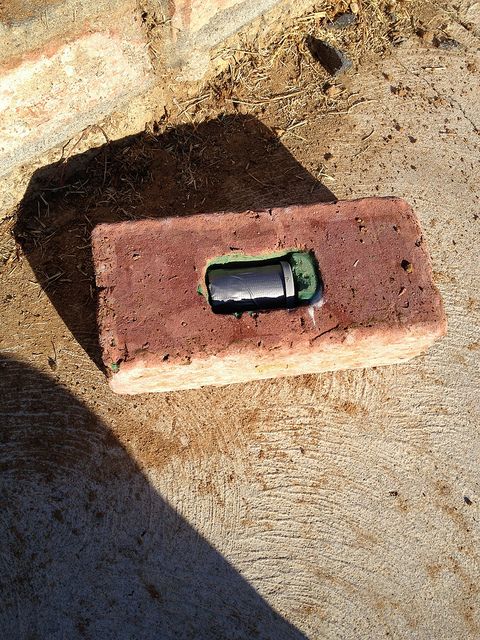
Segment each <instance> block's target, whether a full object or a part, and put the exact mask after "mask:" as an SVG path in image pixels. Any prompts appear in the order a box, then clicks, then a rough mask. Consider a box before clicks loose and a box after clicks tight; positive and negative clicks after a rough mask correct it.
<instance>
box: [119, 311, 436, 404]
mask: <svg viewBox="0 0 480 640" xmlns="http://www.w3.org/2000/svg"><path fill="white" fill-rule="evenodd" d="M446 328H447V323H446V319H445V318H444V319H443V321H441V322H438V323H431V324H425V323H422V324H419V325H415V326H414V327H410V328H409V327H400V326H399V327H395V328H394V329H392V327H378V326H375V327H373V328H370V329H366V328H363V327H362V328H356V329H348V330H346V331H342V330H332V331H331V332H329V334H327V335H325V336H322V338H321V339H319V340H318V341H317V344H316V346H315V347H313V348H312V347H310V348H309V349H307V348H303V349H300V348H298V347H297V348H296V349H295V351H294V352H287V351H284V352H282V353H278V352H277V351H275V352H270V353H263V354H260V353H259V352H257V353H255V352H251V353H248V354H245V353H240V354H237V355H234V356H225V357H222V356H211V357H209V358H206V359H195V360H192V362H191V363H189V364H184V365H173V366H172V365H169V364H168V363H163V364H157V365H155V366H153V367H152V366H150V365H149V363H148V362H145V361H142V359H141V358H140V359H138V358H137V359H136V360H135V361H133V362H128V363H125V364H123V365H122V367H121V369H120V371H119V372H118V373H116V374H114V375H113V376H112V377H111V378H110V380H109V384H110V387H111V389H112V391H114V392H115V393H118V394H126V395H135V394H137V393H152V392H167V391H178V390H182V389H199V388H202V387H204V386H223V385H227V384H235V383H241V382H250V381H253V380H263V379H266V378H277V377H282V376H295V375H305V374H312V373H325V372H328V371H336V370H340V369H362V368H366V367H377V366H384V365H391V364H399V363H403V362H406V361H408V360H410V359H412V358H414V357H416V356H418V355H420V354H422V353H423V352H424V351H426V350H427V349H428V348H429V347H430V346H431V345H432V344H433V342H435V340H436V339H437V338H439V337H441V336H443V335H445V333H446ZM379 348H383V349H384V351H383V353H382V354H381V355H374V356H373V357H372V356H371V352H372V351H375V350H376V349H377V350H378V349H379Z"/></svg>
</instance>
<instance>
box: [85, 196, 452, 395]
mask: <svg viewBox="0 0 480 640" xmlns="http://www.w3.org/2000/svg"><path fill="white" fill-rule="evenodd" d="M287 249H300V250H309V251H313V252H314V254H315V257H316V259H317V261H318V265H319V269H320V273H321V277H322V280H323V284H324V296H323V299H322V301H321V302H320V303H317V304H315V305H307V306H302V307H298V308H296V309H294V310H284V309H278V310H272V311H268V312H264V313H260V314H258V316H256V317H252V316H250V315H249V314H244V315H242V317H241V318H239V319H237V318H235V317H234V316H224V315H223V316H222V315H218V314H214V313H213V312H212V310H211V308H210V306H209V304H208V302H207V300H206V299H205V297H204V296H202V295H200V294H199V293H198V291H197V287H198V285H199V284H202V285H204V276H205V270H206V267H207V265H208V262H209V261H210V260H212V259H214V258H217V257H219V256H222V255H225V254H228V253H230V252H231V253H239V252H241V253H245V254H250V255H260V254H262V253H271V252H274V251H279V250H287ZM93 254H94V263H95V270H96V278H97V286H98V287H99V311H98V321H99V330H100V344H101V347H102V350H103V359H104V362H105V365H106V367H107V370H108V371H110V372H111V377H110V384H111V386H112V388H113V389H114V390H115V391H117V392H119V393H142V392H146V391H167V390H172V389H180V388H194V387H199V386H203V385H206V384H228V383H231V382H241V381H246V380H251V379H259V378H267V377H274V376H279V375H292V374H299V373H312V372H319V371H327V370H334V369H341V368H356V367H365V366H375V365H381V364H389V363H394V362H401V361H404V360H407V359H409V358H411V357H413V356H415V355H418V354H419V353H421V352H422V351H424V350H425V349H426V348H427V347H428V346H429V345H430V344H431V343H432V342H433V341H434V340H435V338H436V337H438V336H440V335H443V334H444V333H445V329H446V320H445V315H444V311H443V306H442V302H441V298H440V295H439V293H438V291H437V289H436V287H435V286H434V284H433V281H432V271H431V266H430V260H429V256H428V253H427V249H426V246H425V242H424V239H423V236H422V232H421V229H420V227H419V224H418V221H417V219H416V216H415V214H414V213H413V211H412V209H411V208H410V206H409V205H408V204H407V203H406V202H405V201H403V200H400V199H397V198H367V199H363V200H356V201H351V202H347V201H344V202H337V203H334V204H313V205H301V206H300V205H299V206H291V207H286V208H278V209H270V210H267V211H258V212H252V211H247V212H243V213H215V214H201V215H194V216H189V217H171V218H164V219H159V220H142V221H135V222H122V223H118V224H102V225H99V226H98V227H96V229H95V230H94V232H93ZM409 265H410V266H409Z"/></svg>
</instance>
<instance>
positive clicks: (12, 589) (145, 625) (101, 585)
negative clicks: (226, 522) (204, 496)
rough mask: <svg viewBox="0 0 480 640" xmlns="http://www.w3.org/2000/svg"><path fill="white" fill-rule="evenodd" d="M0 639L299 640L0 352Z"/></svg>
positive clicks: (102, 434)
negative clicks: (0, 549)
mask: <svg viewBox="0 0 480 640" xmlns="http://www.w3.org/2000/svg"><path fill="white" fill-rule="evenodd" d="M0 411H1V416H2V419H1V421H0V470H1V481H0V504H1V514H2V517H1V518H0V540H1V541H2V552H1V554H0V588H1V594H2V597H1V598H0V635H1V637H2V638H8V640H27V639H28V640H37V639H38V640H46V639H47V638H48V640H60V639H62V640H63V639H64V638H68V639H69V640H75V639H77V638H78V639H83V638H87V639H91V640H110V639H111V640H131V639H132V638H135V640H188V639H192V640H208V639H217V638H218V640H227V639H228V640H240V639H242V640H251V639H253V638H258V639H260V640H262V639H265V640H267V639H268V640H286V639H288V640H305V636H304V635H303V634H302V633H301V632H300V631H299V630H298V629H296V628H294V627H293V626H292V625H290V624H289V623H288V622H287V621H286V620H285V619H284V618H283V617H282V616H281V615H279V614H278V613H276V612H275V611H274V610H272V608H271V607H270V606H269V604H268V603H267V602H265V600H263V598H262V597H261V596H260V595H259V594H258V593H257V592H256V591H255V590H254V589H253V588H252V587H251V586H250V585H249V584H248V582H246V580H244V578H242V577H241V575H239V573H238V572H237V571H236V570H235V569H234V568H233V567H232V566H231V565H230V564H229V563H228V562H227V561H226V560H225V559H224V558H223V557H222V556H221V555H220V554H219V553H218V552H217V551H216V550H215V549H213V548H212V547H211V546H210V545H209V543H208V542H207V541H206V540H205V539H204V538H202V536H201V535H199V533H198V532H196V531H195V530H194V529H193V528H192V527H191V526H190V525H189V524H188V523H187V522H186V521H185V520H184V519H183V518H182V517H181V516H180V515H179V514H178V513H177V512H176V511H175V510H174V509H172V508H171V507H170V506H169V505H168V504H167V503H166V502H165V501H164V500H163V499H162V497H161V496H160V495H159V494H158V493H157V492H156V491H155V490H154V489H153V488H152V486H151V485H150V483H149V482H148V480H147V478H146V477H145V476H144V475H143V474H142V472H141V471H140V470H139V468H138V467H137V466H136V464H135V462H134V461H133V460H132V458H131V457H130V456H129V454H128V453H127V452H126V451H125V449H124V448H123V447H122V446H121V445H120V443H119V442H118V440H117V439H116V437H115V436H114V435H113V434H112V432H111V431H110V430H109V429H108V428H107V427H106V426H105V425H104V424H102V422H101V421H100V420H99V419H98V418H97V417H96V416H95V415H94V414H92V413H91V412H90V410H89V409H88V408H86V407H85V406H84V405H83V404H81V403H80V402H79V401H78V400H77V399H76V398H75V397H73V396H72V395H71V394H70V393H69V392H67V391H66V390H64V389H63V388H61V387H60V386H58V385H57V384H56V383H55V382H54V381H53V380H52V379H50V378H49V377H47V376H45V375H43V374H41V373H39V372H38V371H35V370H34V369H32V368H30V367H28V366H26V365H24V364H22V363H19V362H16V361H13V360H8V359H0Z"/></svg>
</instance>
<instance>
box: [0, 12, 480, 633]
mask: <svg viewBox="0 0 480 640" xmlns="http://www.w3.org/2000/svg"><path fill="white" fill-rule="evenodd" d="M477 8H478V7H477ZM458 37H461V33H459V34H458ZM475 38H476V36H474V34H473V33H472V32H468V39H471V40H472V41H475V42H477V40H478V38H477V40H475ZM462 42H464V41H462ZM465 42H466V40H465ZM467 60H468V62H469V68H468V69H467V68H466V61H467ZM474 64H477V67H476V68H477V69H478V68H479V67H478V42H477V44H476V45H475V47H473V45H472V46H471V48H470V49H469V50H467V53H465V51H460V52H459V51H456V52H455V51H454V52H444V51H440V50H426V49H425V48H422V47H418V48H416V47H415V46H413V45H412V44H411V43H406V45H405V46H402V47H399V48H398V49H397V50H396V51H395V52H394V54H393V55H392V56H389V57H385V58H384V59H383V60H382V61H381V62H377V63H376V64H375V65H372V66H369V65H368V64H366V65H365V66H363V67H362V68H361V69H360V70H359V73H358V75H357V76H355V77H354V78H353V79H352V86H351V87H350V90H351V91H352V92H360V96H361V97H363V98H365V100H366V102H363V103H362V104H359V105H358V106H356V107H354V108H352V109H350V110H349V111H348V113H343V114H342V113H334V114H331V115H329V116H325V114H324V113H323V112H321V111H319V113H318V116H317V118H316V119H315V120H312V121H310V123H309V126H308V131H303V132H302V134H303V136H304V137H305V142H304V141H302V140H298V139H295V138H294V137H293V136H292V137H287V136H286V137H285V140H284V144H285V145H286V146H287V147H288V149H289V151H290V152H291V153H292V154H293V155H294V156H295V157H296V158H297V160H298V162H300V163H301V164H303V166H310V165H309V164H308V163H309V162H311V166H312V167H318V165H319V164H320V163H321V162H323V159H324V154H327V153H329V154H331V159H330V160H328V161H326V163H325V164H326V167H325V171H326V172H328V174H329V175H330V176H332V177H333V178H334V181H331V182H330V183H329V185H330V186H331V188H332V190H334V192H335V195H336V196H337V197H338V198H343V199H346V198H352V197H359V196H364V195H365V196H367V195H377V194H378V193H382V194H389V193H390V194H396V195H398V196H401V197H404V198H405V199H406V200H407V201H409V202H411V203H412V205H413V206H414V208H415V211H416V212H417V214H418V215H419V218H420V221H421V224H422V228H423V230H424V233H425V236H426V240H427V243H428V246H429V248H430V252H431V255H432V260H433V267H434V278H435V281H436V283H437V284H438V286H439V288H440V290H441V293H442V296H443V299H444V302H445V306H446V313H447V317H448V319H449V333H448V334H447V336H446V338H445V339H444V340H442V341H440V342H439V343H438V344H436V345H435V346H434V347H433V348H432V350H431V351H430V352H429V353H428V354H427V355H426V356H423V357H421V358H419V359H417V360H416V361H414V362H412V363H411V364H406V365H401V366H393V367H387V368H381V369H369V370H363V371H349V372H337V373H332V374H324V375H319V376H304V377H302V378H299V379H293V378H292V379H279V380H274V381H265V382H257V383H253V384H246V385H241V386H240V385H235V386H232V387H228V388H224V389H208V390H199V391H191V392H178V393H172V394H165V395H158V396H142V397H138V398H127V397H120V396H114V395H113V394H112V393H111V392H110V390H109V389H108V386H107V385H106V383H105V380H104V377H103V374H102V373H101V372H100V371H98V370H97V368H96V367H95V365H94V364H93V363H92V361H91V360H90V358H89V357H88V356H87V355H86V354H85V352H84V351H83V349H82V347H81V346H80V344H79V342H78V339H77V338H78V337H79V336H81V332H80V330H79V331H78V332H77V333H76V336H77V338H74V337H73V335H72V331H74V330H75V326H74V325H73V323H71V324H69V325H68V327H67V326H66V325H65V323H64V322H63V321H62V319H61V317H60V315H59V313H58V312H57V310H56V309H55V307H54V306H53V304H52V303H51V299H52V297H53V296H54V295H55V292H57V294H58V291H59V290H62V291H63V293H64V295H65V300H67V301H68V300H70V302H71V303H72V304H73V303H76V302H77V300H78V299H79V298H80V290H79V284H78V283H81V282H82V278H83V279H85V280H86V283H85V285H84V286H85V288H86V290H87V295H86V298H85V301H84V299H83V297H81V298H80V302H81V304H82V305H83V306H79V307H78V309H77V308H74V311H75V313H76V321H77V322H78V325H79V327H80V328H82V327H83V330H84V331H85V333H84V334H83V339H84V341H85V342H88V341H92V340H93V337H92V335H93V332H92V334H90V333H89V332H86V330H85V325H82V324H81V319H82V316H86V315H87V314H90V313H91V314H92V317H93V310H94V307H93V306H92V304H93V302H92V300H91V299H90V298H89V294H88V287H89V283H90V281H89V279H88V278H87V277H86V276H85V275H83V274H82V271H84V270H85V265H84V264H82V262H81V260H77V259H76V257H77V255H78V253H76V247H78V246H83V245H87V247H88V235H85V234H84V233H83V234H82V226H81V225H80V222H81V223H82V224H83V223H84V222H85V218H84V215H85V204H84V202H83V201H82V202H80V203H79V204H76V200H77V199H78V198H79V197H80V196H78V195H76V194H75V193H73V194H72V196H71V199H70V201H69V209H68V210H67V211H66V212H65V211H64V212H63V214H62V211H58V210H56V209H55V206H54V201H53V200H51V199H50V200H49V202H50V204H49V206H50V212H51V217H50V218H47V221H48V226H47V228H46V230H44V231H43V233H44V234H48V235H50V234H51V233H52V230H55V234H56V236H60V237H62V241H63V243H64V245H63V247H62V246H60V245H56V244H55V242H56V237H53V238H52V239H51V240H50V243H52V244H48V245H47V247H48V251H46V252H45V256H44V259H43V262H41V267H40V266H39V267H38V269H37V270H36V271H34V270H33V269H32V267H31V265H30V263H29V261H28V260H27V259H20V260H17V259H16V258H15V244H14V242H13V239H12V238H11V236H10V234H9V233H8V231H9V229H8V224H7V223H4V224H3V225H2V236H1V240H2V255H5V256H10V255H11V256H12V258H11V259H7V260H6V262H5V263H3V264H2V266H1V269H2V277H1V279H0V287H1V290H2V294H1V296H0V313H1V316H2V322H1V324H0V348H1V350H2V352H3V354H4V355H5V356H6V357H8V359H9V360H10V361H13V362H12V363H11V364H10V365H9V364H7V365H6V368H3V369H2V376H1V377H0V384H1V385H2V387H3V389H2V394H1V395H0V404H1V406H2V424H1V427H2V430H1V434H2V440H1V456H2V458H1V460H2V472H3V475H2V487H3V489H2V512H1V513H2V517H1V520H0V529H1V533H0V536H1V539H2V541H3V542H2V549H1V552H0V562H1V567H2V570H1V572H0V575H1V578H2V598H1V600H0V626H1V628H2V629H3V630H4V633H3V636H4V637H8V638H13V639H17V638H21V639H22V640H23V639H25V638H32V637H33V638H35V637H36V638H41V639H43V638H64V637H68V638H75V639H76V638H78V639H81V638H85V637H86V638H99V637H100V638H115V639H118V638H125V639H127V638H131V637H138V638H148V639H150V638H151V639H152V640H153V639H155V640H158V638H159V637H164V638H167V639H169V638H175V635H176V637H181V638H182V637H186V638H188V637H189V634H190V636H191V637H197V638H199V637H200V638H206V639H218V638H224V637H230V638H236V637H237V638H245V639H247V638H248V639H250V638H252V637H255V634H254V630H252V629H251V628H250V627H249V626H248V622H246V621H247V620H248V621H251V620H252V619H253V618H255V620H256V621H257V620H258V619H259V618H260V620H262V619H263V623H260V624H259V625H258V626H257V628H259V629H260V631H259V633H258V636H259V637H260V638H262V637H263V638H268V637H269V635H268V634H269V633H270V635H273V637H275V638H283V637H287V638H298V637H300V638H302V636H303V637H307V638H309V639H310V640H314V639H315V640H316V639H318V638H329V639H334V640H358V639H359V638H362V639H363V638H365V639H368V640H377V639H378V640H380V639H385V637H389V638H394V639H398V640H404V639H405V638H408V639H415V640H431V639H432V638H435V639H436V640H478V637H479V634H480V610H479V601H480V599H479V584H480V558H479V549H480V527H479V522H478V520H479V504H480V474H479V464H478V460H479V457H480V431H479V428H478V427H479V424H480V403H479V397H480V377H479V354H480V339H479V330H478V327H479V325H480V299H479V288H478V282H479V279H480V260H479V244H478V234H479V225H480V199H479V192H478V185H479V184H480V173H479V172H480V167H479V163H478V157H479V153H480V144H479V143H480V138H479V134H478V131H479V129H480V121H479V117H480V114H479V104H478V71H475V67H474V66H472V65H474ZM385 76H386V77H385ZM392 88H393V90H392ZM280 124H282V123H280ZM208 131H209V133H208V135H209V139H210V140H211V139H212V130H211V129H209V130H208ZM227 134H228V135H229V136H230V138H231V137H232V136H231V133H230V131H228V132H227ZM196 135H197V136H199V135H200V132H199V131H197V132H196ZM182 140H183V139H182ZM237 141H238V138H233V142H234V143H237ZM165 144H166V145H167V144H169V145H172V144H173V143H172V138H169V139H168V140H167V141H166V143H165ZM237 146H238V145H237ZM269 153H270V157H271V162H270V164H268V163H265V166H264V172H265V173H260V169H261V168H259V167H254V168H253V169H252V168H250V173H252V172H253V171H255V173H254V174H253V173H252V175H255V177H257V178H259V179H261V180H262V181H263V182H265V184H266V185H267V187H265V194H266V196H268V195H269V194H270V195H271V192H272V187H271V182H269V181H267V178H266V176H268V171H270V172H271V178H270V179H271V181H274V180H275V178H276V176H278V175H280V176H281V179H282V181H284V182H287V180H288V178H289V176H293V175H295V174H298V168H297V170H292V171H291V172H290V173H288V174H287V175H284V174H285V169H284V167H281V166H280V165H278V164H276V161H275V160H276V157H275V154H274V153H273V152H272V151H271V148H269ZM125 155H126V158H127V160H128V161H130V160H131V156H129V155H128V154H125ZM159 155H161V152H160V151H159V152H158V153H157V156H159ZM157 156H156V157H157ZM329 157H330V156H329ZM171 166H172V160H171V157H169V156H167V158H166V160H165V163H164V165H161V171H160V172H159V173H155V174H154V178H155V179H156V180H155V184H156V185H157V188H160V187H161V188H162V189H165V188H167V187H168V185H169V184H177V183H175V181H174V177H176V176H178V175H180V168H182V167H183V168H184V169H185V170H186V169H187V168H189V166H190V165H186V164H185V165H182V164H180V166H177V165H174V168H175V172H174V170H173V169H171V171H172V174H173V173H175V176H174V177H172V175H171V174H169V173H168V169H169V167H171ZM154 169H155V166H154V167H153V170H154ZM177 169H178V170H177ZM194 169H196V168H195V167H194ZM97 170H98V172H99V173H100V184H101V182H102V179H103V171H104V165H103V162H100V163H99V165H98V169H97ZM194 175H195V176H196V177H197V178H198V173H196V174H194ZM200 175H201V174H200ZM232 175H235V177H236V178H238V177H239V175H240V171H239V170H238V171H235V172H231V174H230V175H227V176H226V175H224V174H222V175H221V179H222V182H221V183H220V184H219V185H218V186H217V185H215V186H216V191H217V192H218V193H220V194H221V195H222V197H224V198H225V199H227V196H228V193H230V192H231V197H232V198H236V199H240V198H242V197H245V198H247V197H248V198H249V197H250V196H252V198H253V196H254V195H258V194H255V193H254V189H255V188H257V189H259V188H260V187H261V185H260V186H258V183H257V182H255V180H253V179H252V178H249V179H248V181H247V178H248V176H246V182H245V184H244V185H242V189H241V190H239V189H238V188H237V190H236V191H235V189H234V183H233V182H232V180H233V178H232ZM303 177H304V176H302V178H303ZM198 184H199V189H201V188H202V184H201V183H200V182H198ZM289 184H293V183H289ZM224 185H225V186H224ZM205 189H206V190H207V192H205V191H200V195H199V196H198V197H199V198H200V197H202V198H203V197H205V195H206V193H211V192H212V187H211V185H210V184H209V185H207V187H205ZM222 189H223V190H222ZM249 189H250V191H249ZM227 192H228V193H227ZM147 195H148V193H147ZM187 195H190V196H191V197H193V196H192V195H191V192H188V189H187V188H185V191H184V192H182V194H181V195H178V196H177V197H176V199H175V201H174V202H172V203H171V205H170V204H169V202H167V203H165V201H164V200H161V199H160V198H159V199H158V201H155V200H154V201H153V202H154V203H155V202H158V207H159V208H161V207H163V206H165V207H167V208H173V207H174V206H175V205H177V206H178V205H179V204H181V205H182V207H183V206H184V203H187V205H188V199H187ZM47 197H48V194H47ZM196 197H197V196H196ZM200 201H201V200H200ZM242 204H243V201H242ZM114 205H115V203H113V204H111V203H110V204H109V205H103V206H104V207H107V206H110V208H113V207H114ZM44 206H45V205H44ZM95 211H96V210H93V212H91V213H90V215H93V214H95ZM54 212H55V216H57V217H58V219H59V222H58V224H54V222H55V220H56V219H57V218H56V217H55V218H54V217H53V216H54ZM62 215H63V217H62ZM110 215H113V214H110ZM119 215H120V214H119ZM107 219H108V217H107V215H105V218H104V220H105V221H106V220H107ZM42 221H43V220H42ZM29 222H30V224H32V225H33V224H34V222H35V221H34V220H33V217H32V219H30V221H29ZM34 230H35V232H39V233H42V227H41V225H40V224H39V225H38V228H37V227H34ZM52 246H53V247H55V249H56V250H55V254H54V255H52V249H51V248H52ZM57 247H58V248H57ZM87 250H88V249H86V250H85V251H87ZM70 255H73V256H74V259H73V261H72V265H71V273H76V274H77V280H74V279H73V278H72V276H71V275H70V276H69V277H68V278H67V277H66V276H65V275H62V274H61V273H60V275H58V273H59V271H58V268H57V261H59V260H61V259H64V260H65V261H66V262H68V260H69V259H70V258H69V256H70ZM64 256H65V257H64ZM63 264H65V262H64V263H63ZM42 269H43V271H44V272H45V273H44V275H43V276H42ZM42 277H43V282H45V283H46V284H45V285H44V288H41V287H39V286H38V282H39V281H42ZM68 280H71V281H70V282H69V281H68ZM72 281H74V282H75V286H74V284H73V282H72ZM44 289H47V291H46V292H45V290H44ZM49 296H50V297H49ZM88 300H90V306H88V302H87V301H88ZM7 371H9V373H8V375H7V373H6V372H7ZM52 380H53V381H54V382H52ZM5 384H6V387H4V385H5ZM105 434H107V437H106V438H105V437H104V436H105ZM110 434H111V436H110ZM7 436H8V437H7ZM127 456H128V458H129V459H130V462H129V460H127ZM130 464H131V465H132V466H131V467H130V466H129V465H130ZM128 469H132V475H128ZM91 504H92V505H93V508H92V507H90V506H89V505H91ZM62 519H63V522H62ZM185 522H187V523H188V528H187V530H186V531H185V530H184V529H183V527H184V526H185ZM205 541H207V543H206V542H205ZM192 548H193V553H192V552H191V551H192ZM216 554H219V555H216ZM189 559H194V560H195V564H194V565H193V566H192V565H191V564H190V562H189ZM197 559H198V561H197ZM224 563H228V564H224ZM215 573H217V574H220V575H221V576H222V577H221V579H219V580H217V581H216V580H214V579H213V578H211V575H215ZM239 574H240V575H241V576H242V578H243V580H245V581H247V582H248V585H247V584H246V583H245V582H244V581H243V580H242V579H240V578H239ZM214 583H216V584H218V585H220V587H219V590H216V589H215V588H212V585H213V584H214ZM227 584H231V585H233V589H229V588H228V587H227ZM202 585H205V586H207V587H208V589H209V591H208V594H207V593H206V591H203V592H202V591H201V587H202ZM250 588H251V589H253V590H254V591H255V593H256V594H257V595H258V596H259V597H260V598H262V601H261V603H259V602H258V600H257V601H256V603H255V601H253V602H252V600H251V598H253V597H254V595H253V593H252V591H250ZM242 593H243V595H242ZM239 594H240V596H239ZM232 601H234V602H235V603H236V609H235V611H234V612H232V609H231V608H229V607H230V603H231V602H232ZM198 603H200V604H201V609H200V610H199V609H198V608H197V607H198ZM237 603H238V604H237ZM262 603H263V604H262ZM265 603H268V604H265ZM265 607H267V610H266V609H265ZM252 608H253V610H254V611H257V612H259V613H258V615H255V616H252V615H251V610H252ZM272 610H273V612H276V613H272ZM210 611H213V612H214V613H215V614H217V613H218V616H217V617H218V618H219V622H218V626H216V625H214V619H213V616H212V617H210V613H209V612H210ZM262 611H263V613H262ZM224 612H228V613H232V616H231V617H229V618H228V619H227V620H225V617H224ZM196 615H197V616H200V618H196ZM204 616H205V617H204ZM269 616H273V617H272V618H269ZM279 616H283V618H286V619H287V620H288V621H289V622H290V624H291V625H293V627H295V628H296V629H298V632H297V631H295V630H293V629H292V627H285V626H284V625H285V622H284V621H282V618H281V617H279ZM196 619H197V620H198V619H199V620H200V624H203V623H205V624H204V626H203V627H202V631H199V630H198V626H196V624H198V623H196V622H195V620H196ZM182 620H183V621H185V622H182ZM269 620H273V621H272V622H271V623H270V622H268V621H269ZM152 621H153V624H152ZM265 621H267V622H265ZM182 624H184V625H190V626H189V629H187V630H185V627H183V628H180V630H179V625H182ZM266 627H267V630H266V631H265V632H264V630H265V628H266ZM158 629H160V631H158ZM225 629H228V631H225ZM272 629H273V633H271V630H272Z"/></svg>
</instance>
